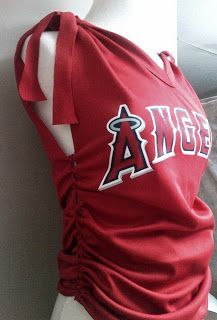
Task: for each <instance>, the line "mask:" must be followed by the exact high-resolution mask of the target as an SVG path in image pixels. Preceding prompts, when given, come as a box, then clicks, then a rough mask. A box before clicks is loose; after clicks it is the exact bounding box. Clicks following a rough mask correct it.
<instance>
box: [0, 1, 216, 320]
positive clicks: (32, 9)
mask: <svg viewBox="0 0 217 320" xmlns="http://www.w3.org/2000/svg"><path fill="white" fill-rule="evenodd" d="M161 1H162V0H161ZM90 5H91V1H90V0H89V1H88V0H87V1H84V0H83V1H79V0H77V1H73V0H71V1H60V0H59V1H57V0H47V1H42V0H37V1H33V0H20V1H15V0H7V1H6V0H0V8H1V10H0V108H1V117H0V122H1V125H0V161H1V166H0V176H1V179H0V202H1V206H0V208H1V211H0V319H1V320H45V319H46V320H48V319H49V316H50V313H51V311H52V308H53V305H54V302H55V299H56V295H57V292H56V289H55V284H56V281H57V265H56V255H57V252H58V249H59V247H58V245H59V243H60V230H61V220H60V214H61V212H60V209H59V205H58V203H57V200H56V197H55V192H54V187H53V185H52V183H51V179H50V175H49V170H50V167H49V163H48V160H47V158H46V155H45V153H44V151H43V149H42V145H41V143H40V141H39V138H38V134H37V132H36V130H35V128H34V126H33V125H32V123H31V122H30V120H29V118H28V115H27V114H26V112H25V110H24V109H23V108H22V107H21V103H20V100H19V98H18V94H17V89H16V85H15V78H14V66H13V55H14V52H15V46H16V43H17V41H18V39H19V37H20V36H21V35H22V34H23V33H24V32H25V31H26V30H27V29H29V28H30V27H31V26H32V25H33V24H35V22H37V21H38V20H39V19H41V18H42V17H43V16H45V15H46V14H47V13H48V12H51V11H53V10H62V11H70V10H71V11H73V12H76V13H78V14H79V16H80V17H81V18H82V17H83V16H85V14H86V12H87V11H88V9H89V6H90ZM178 5H179V7H178V9H179V10H178V17H179V24H178V31H179V32H178V36H179V37H180V39H183V40H185V41H190V42H194V43H196V44H199V45H203V46H206V48H211V49H215V50H217V40H216V30H217V19H216V11H217V1H215V0H206V1H204V0H201V1H200V0H191V1H189V0H179V1H178ZM200 12H201V13H200ZM178 64H179V66H180V67H181V68H182V70H183V71H184V73H185V74H186V76H187V77H188V78H189V80H190V81H191V82H192V84H193V86H194V87H195V89H196V91H197V93H198V95H200V97H205V96H208V95H210V94H215V95H216V94H217V92H216V91H217V81H216V80H217V72H216V68H217V58H216V56H214V55H210V54H207V53H205V52H203V51H201V50H198V49H195V48H193V47H191V46H189V45H186V44H184V43H183V42H178Z"/></svg>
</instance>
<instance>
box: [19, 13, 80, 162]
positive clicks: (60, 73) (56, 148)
mask: <svg viewBox="0 0 217 320" xmlns="http://www.w3.org/2000/svg"><path fill="white" fill-rule="evenodd" d="M43 31H58V35H57V42H56V54H55V64H54V79H53V98H52V101H53V103H52V112H53V113H52V125H55V124H58V125H60V124H68V125H69V126H70V133H71V141H73V136H72V125H74V124H77V123H78V118H77V116H76V113H75V108H74V102H73V96H72V81H71V77H72V73H73V72H72V71H73V70H72V62H73V48H74V43H75V38H76V34H77V22H76V18H75V16H74V14H73V13H72V12H59V11H54V12H51V13H49V14H48V15H47V16H45V17H44V18H43V19H42V20H40V21H39V22H38V23H37V24H36V25H34V26H33V27H32V28H31V29H30V30H28V31H27V32H25V33H24V34H23V35H22V37H21V38H20V39H19V41H18V43H17V47H16V52H15V56H14V66H15V75H16V82H17V87H18V92H19V95H20V98H21V101H22V104H23V106H24V107H25V109H26V111H27V113H28V115H29V117H30V118H31V120H32V122H33V123H34V124H35V125H36V129H37V131H38V133H39V135H40V137H41V140H42V143H43V145H44V147H45V150H46V151H47V153H48V157H49V159H50V160H56V159H67V160H68V159H70V158H72V157H74V153H71V154H70V155H67V154H66V153H65V152H64V151H63V149H62V147H60V145H59V143H58V142H57V140H56V138H55V137H54V135H53V133H52V132H51V130H50V128H49V127H48V125H47V124H46V123H45V122H44V120H42V118H41V117H40V116H39V115H38V113H37V110H35V107H36V106H35V105H34V102H36V101H43V100H47V98H46V96H45V95H44V93H43V91H42V89H41V87H40V84H39V81H38V60H39V46H40V37H41V34H42V33H43ZM29 35H31V37H30V39H29V41H28V44H27V47H26V55H25V56H26V57H25V62H23V60H22V58H21V53H22V48H23V44H24V42H25V40H26V38H27V37H28V36H29ZM42 107H43V106H42Z"/></svg>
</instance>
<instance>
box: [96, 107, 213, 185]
mask: <svg viewBox="0 0 217 320" xmlns="http://www.w3.org/2000/svg"><path fill="white" fill-rule="evenodd" d="M146 110H148V111H149V113H150V115H151V119H152V122H153V131H152V132H151V135H153V138H154V146H155V157H154V159H153V161H152V163H158V162H160V161H163V160H165V159H167V158H169V157H174V156H175V152H174V149H175V144H176V135H177V132H179V133H180V138H181V139H180V150H181V152H182V153H183V154H185V155H193V154H195V151H196V141H197V140H196V136H195V135H196V127H195V126H194V124H193V121H192V119H191V117H190V114H189V111H187V110H186V109H185V108H182V107H176V108H174V109H173V112H174V116H175V119H176V122H177V125H176V126H175V125H174V123H173V121H172V117H171V110H170V107H169V106H147V107H146ZM191 114H192V116H193V117H194V118H195V122H196V124H197V127H198V130H197V134H198V136H199V141H200V146H199V151H198V152H197V154H196V155H197V156H200V157H204V158H206V159H207V158H208V156H209V153H210V150H211V146H212V132H211V129H210V126H209V123H208V120H207V119H206V118H205V117H204V116H203V115H202V114H199V113H197V112H195V111H192V112H191ZM106 128H107V130H108V131H109V132H110V133H111V134H112V135H113V140H112V141H111V142H110V143H109V146H110V156H109V164H108V169H107V171H106V173H105V175H104V177H103V179H102V181H101V183H100V185H99V188H98V189H99V190H103V189H107V188H110V187H113V186H115V185H117V184H119V183H122V182H123V180H122V177H123V175H125V174H130V178H131V179H133V178H136V177H138V176H140V175H142V174H144V173H148V172H151V171H153V169H152V167H151V165H150V162H149V158H148V155H147V153H146V145H147V143H148V141H147V140H145V139H142V137H141V135H140V132H141V131H143V130H144V129H145V121H144V120H143V119H142V118H141V117H139V116H138V115H135V114H132V113H131V112H130V110H129V108H128V106H127V105H126V104H122V105H120V106H119V111H118V115H117V116H116V117H113V118H111V119H110V120H109V121H108V123H107V126H106Z"/></svg>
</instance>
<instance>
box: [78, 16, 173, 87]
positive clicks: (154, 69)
mask: <svg viewBox="0 0 217 320" xmlns="http://www.w3.org/2000/svg"><path fill="white" fill-rule="evenodd" d="M75 18H76V20H77V24H83V25H86V26H87V27H90V28H94V29H96V30H98V31H101V32H104V33H107V34H109V35H111V36H114V37H115V38H119V39H120V40H121V41H123V42H125V43H127V44H128V45H129V46H131V47H133V48H134V49H135V51H136V52H138V53H139V55H140V56H141V57H142V60H143V62H144V64H145V67H146V68H147V69H148V70H149V71H150V72H151V73H152V74H154V75H155V76H156V77H157V78H159V79H160V80H162V81H163V82H165V83H166V84H168V85H169V86H171V87H173V88H175V87H176V85H177V84H176V80H175V75H174V72H173V70H172V67H171V64H173V65H174V66H175V67H176V64H175V59H174V57H173V56H172V54H171V53H170V52H169V51H168V50H162V51H161V52H157V55H158V56H159V57H160V58H161V60H162V61H163V64H164V68H163V69H162V68H161V67H160V66H159V65H158V64H157V62H156V61H154V59H152V58H151V56H150V55H149V54H148V53H147V52H145V51H144V50H143V49H142V48H141V47H140V46H139V45H137V44H136V43H134V42H133V41H132V40H130V39H128V38H127V37H125V36H122V35H121V34H119V33H116V32H114V31H110V30H108V29H105V28H102V27H99V26H97V25H95V24H93V23H91V22H89V21H87V20H84V19H82V18H80V17H79V15H75ZM168 57H169V58H170V60H169V59H168Z"/></svg>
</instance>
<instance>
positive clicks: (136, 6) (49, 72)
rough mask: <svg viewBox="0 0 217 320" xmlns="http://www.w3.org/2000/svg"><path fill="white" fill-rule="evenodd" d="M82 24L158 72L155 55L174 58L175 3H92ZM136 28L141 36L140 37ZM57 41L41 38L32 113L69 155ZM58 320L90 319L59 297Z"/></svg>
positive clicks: (53, 318)
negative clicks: (113, 36) (122, 43)
mask: <svg viewBox="0 0 217 320" xmlns="http://www.w3.org/2000/svg"><path fill="white" fill-rule="evenodd" d="M156 8H157V9H158V10H156ZM167 8H169V10H167ZM162 12H163V13H164V14H163V15H162ZM153 17H154V19H153ZM85 20H87V21H89V22H91V23H92V24H95V25H97V26H100V27H102V28H104V29H107V30H110V31H113V32H115V33H118V34H120V35H122V36H123V37H125V38H127V39H129V40H131V41H132V42H133V43H135V44H136V45H138V46H139V47H140V48H141V49H142V50H144V51H145V52H146V53H147V54H149V55H150V56H151V58H152V59H153V60H154V61H155V62H156V63H157V64H158V65H159V66H160V67H161V68H163V61H162V60H161V58H160V57H159V56H158V55H157V52H160V51H162V50H168V51H170V52H171V53H172V54H173V56H174V57H176V32H174V30H176V1H174V0H166V1H164V2H163V3H162V2H161V1H158V0H155V1H148V0H145V1H143V2H142V3H141V1H139V0H136V1H135V0H94V1H93V5H92V7H91V9H90V11H89V12H88V14H87V16H86V17H85ZM129 21H130V23H129ZM165 21H166V23H167V25H165ZM138 27H140V29H142V30H144V32H142V33H139V32H138V31H137V29H138ZM150 30H151V32H150ZM168 30H169V31H168ZM171 30H172V31H171ZM56 40H57V32H54V31H53V32H44V33H43V35H42V37H41V42H40V56H39V68H38V77H39V80H40V83H41V87H42V89H43V91H44V93H45V95H46V97H47V100H45V101H42V102H37V103H35V105H34V109H35V112H37V114H38V115H39V116H40V117H41V119H42V120H43V121H44V122H45V124H46V125H47V127H48V128H49V129H50V131H51V132H52V134H53V135H54V137H55V138H56V140H57V142H58V144H59V145H60V147H61V148H62V149H63V151H64V152H65V153H66V154H67V155H69V154H71V153H74V148H73V141H72V136H71V132H70V127H69V125H63V124H62V125H52V94H53V92H52V88H53V72H54V59H55V47H56ZM27 43H28V39H27V41H26V43H25V46H24V50H23V56H22V58H23V60H25V49H26V46H27ZM42 105H43V106H42ZM60 319H61V320H69V319H73V320H91V319H92V318H91V317H90V315H89V314H88V313H87V311H86V310H85V309H84V307H83V306H82V305H81V304H79V303H78V302H77V301H75V300H73V298H72V297H65V296H63V295H62V294H60V293H59V294H58V296H57V299H56V303H55V306H54V310H53V312H52V316H51V320H60Z"/></svg>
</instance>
